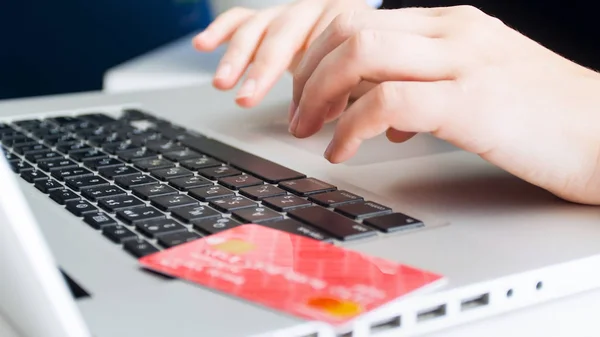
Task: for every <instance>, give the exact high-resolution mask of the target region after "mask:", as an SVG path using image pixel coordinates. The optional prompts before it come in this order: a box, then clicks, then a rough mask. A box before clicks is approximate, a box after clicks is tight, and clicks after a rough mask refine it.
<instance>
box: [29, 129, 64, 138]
mask: <svg viewBox="0 0 600 337" xmlns="http://www.w3.org/2000/svg"><path fill="white" fill-rule="evenodd" d="M30 131H31V134H32V135H33V137H35V138H39V139H42V140H43V139H45V138H50V137H51V136H62V135H65V132H64V131H63V130H61V129H60V128H57V127H49V128H38V129H34V130H30Z"/></svg>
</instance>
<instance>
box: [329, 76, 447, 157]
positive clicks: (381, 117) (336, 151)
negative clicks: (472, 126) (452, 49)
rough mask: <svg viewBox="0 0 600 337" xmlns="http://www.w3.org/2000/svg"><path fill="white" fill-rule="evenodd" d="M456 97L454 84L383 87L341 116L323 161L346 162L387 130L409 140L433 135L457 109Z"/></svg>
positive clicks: (380, 86) (387, 85) (442, 82)
mask: <svg viewBox="0 0 600 337" xmlns="http://www.w3.org/2000/svg"><path fill="white" fill-rule="evenodd" d="M457 97H458V92H457V87H456V84H455V83H454V82H453V81H440V82H386V83H382V84H380V85H378V86H377V87H376V88H375V89H373V90H371V91H369V92H368V93H367V94H365V95H364V96H363V97H361V98H360V99H359V100H358V101H356V102H354V104H353V105H352V106H351V107H350V108H348V110H347V111H346V112H345V113H344V114H343V115H342V117H341V118H340V120H339V121H338V124H337V126H336V130H335V133H334V136H333V139H332V140H331V143H330V144H329V146H328V147H327V150H326V152H325V157H326V158H327V159H328V160H329V161H330V162H332V163H340V162H343V161H346V160H348V159H349V158H351V157H352V156H353V155H354V154H355V153H356V151H357V150H358V148H359V146H360V145H361V144H362V142H363V141H365V140H367V139H370V138H373V137H375V136H378V135H380V134H382V133H384V132H386V131H387V130H389V129H390V128H392V129H396V130H398V131H393V132H392V133H393V134H394V135H400V134H401V133H404V135H403V137H408V138H410V137H409V135H410V134H411V133H417V132H433V133H435V132H437V131H438V130H439V129H440V128H441V127H442V126H443V125H444V124H445V123H446V121H447V120H448V119H449V117H450V116H451V113H452V111H454V110H455V109H456V108H457V105H456V102H457ZM389 134H390V133H389V132H388V135H389Z"/></svg>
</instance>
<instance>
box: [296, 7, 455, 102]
mask: <svg viewBox="0 0 600 337" xmlns="http://www.w3.org/2000/svg"><path fill="white" fill-rule="evenodd" d="M430 12H431V11H430V10H429V9H428V10H425V9H402V10H386V11H374V10H366V11H361V12H350V13H346V14H343V15H340V16H337V17H336V18H335V19H334V20H333V21H332V22H331V24H330V25H329V26H328V27H327V29H325V31H324V32H323V34H321V35H319V37H318V38H317V39H316V40H315V41H314V43H312V45H311V47H310V48H309V49H308V51H307V52H306V55H305V57H304V59H303V60H302V62H301V63H300V65H299V66H298V69H297V71H296V73H295V76H294V93H293V100H294V102H295V103H296V104H298V102H299V101H300V97H301V94H302V88H303V87H304V84H305V83H306V81H307V80H308V78H309V77H310V75H311V74H312V73H313V71H314V70H315V68H316V67H317V66H318V64H319V62H320V61H321V59H323V58H324V57H325V56H326V55H327V54H329V53H330V52H331V51H332V50H334V49H335V48H337V47H338V46H339V45H340V44H342V43H343V42H344V41H346V40H347V39H349V38H350V37H352V36H354V35H356V34H357V33H358V32H360V31H361V30H363V29H367V28H368V29H377V30H394V31H398V32H399V33H403V32H404V33H414V34H418V35H423V36H429V37H437V36H438V35H440V34H441V33H442V32H443V29H442V27H441V26H440V23H439V22H438V21H439V20H438V19H437V18H436V17H434V16H432V15H424V14H430Z"/></svg>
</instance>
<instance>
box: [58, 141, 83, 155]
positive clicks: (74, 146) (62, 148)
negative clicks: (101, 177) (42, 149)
mask: <svg viewBox="0 0 600 337" xmlns="http://www.w3.org/2000/svg"><path fill="white" fill-rule="evenodd" d="M91 149H92V147H91V146H89V145H87V144H86V143H85V142H82V141H79V142H75V143H73V142H64V143H63V142H61V143H58V144H56V150H57V151H58V152H62V153H64V154H69V153H70V152H71V151H83V150H91Z"/></svg>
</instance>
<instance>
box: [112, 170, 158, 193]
mask: <svg viewBox="0 0 600 337" xmlns="http://www.w3.org/2000/svg"><path fill="white" fill-rule="evenodd" d="M115 183H116V184H117V185H119V186H121V187H123V188H124V189H128V190H130V189H131V188H133V187H135V186H142V185H149V184H157V183H158V180H156V179H154V178H152V177H150V176H147V175H145V174H141V173H140V174H132V175H127V176H120V177H117V178H115Z"/></svg>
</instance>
